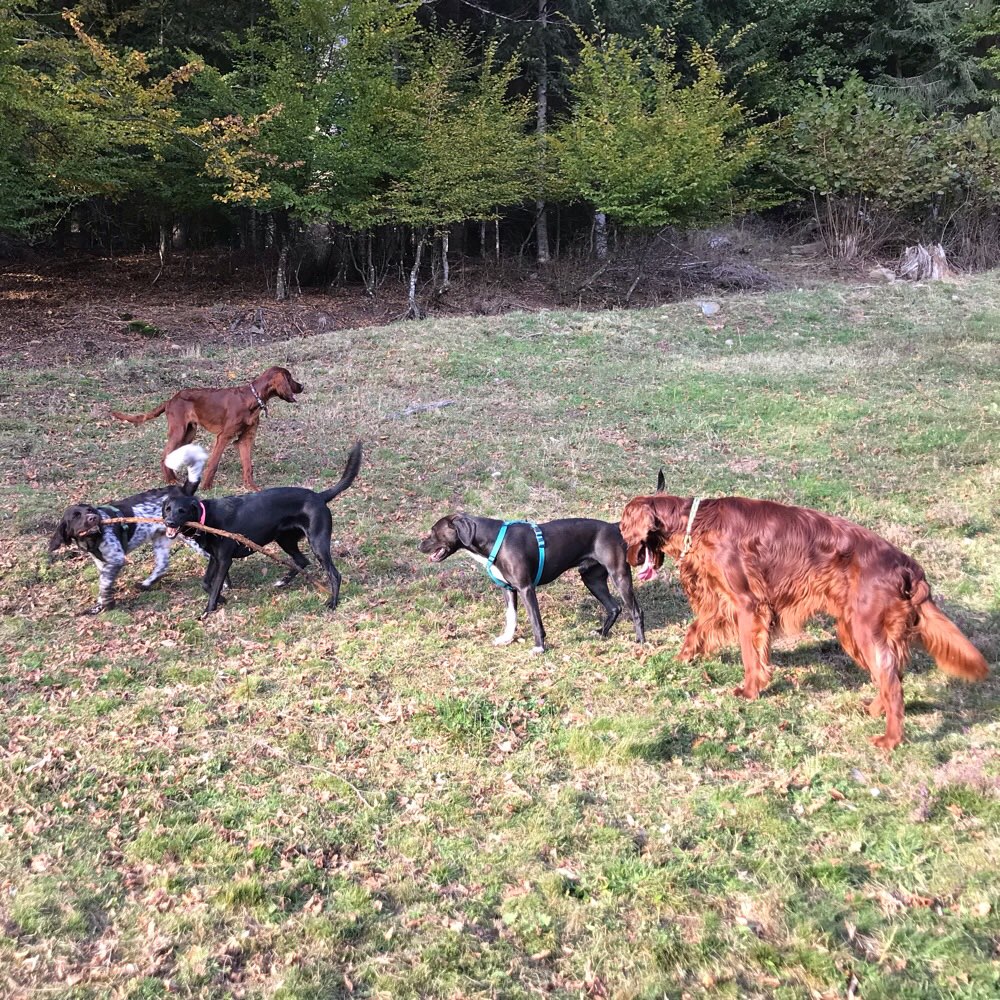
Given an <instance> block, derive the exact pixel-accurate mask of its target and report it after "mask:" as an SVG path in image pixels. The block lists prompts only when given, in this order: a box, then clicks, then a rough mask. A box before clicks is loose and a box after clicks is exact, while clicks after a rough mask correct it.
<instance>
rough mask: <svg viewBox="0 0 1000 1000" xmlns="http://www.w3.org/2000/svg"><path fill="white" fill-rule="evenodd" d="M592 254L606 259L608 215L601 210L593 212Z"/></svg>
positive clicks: (599, 258)
mask: <svg viewBox="0 0 1000 1000" xmlns="http://www.w3.org/2000/svg"><path fill="white" fill-rule="evenodd" d="M594 255H595V256H596V257H597V259H598V260H607V259H608V217H607V216H606V215H605V214H604V213H603V212H594Z"/></svg>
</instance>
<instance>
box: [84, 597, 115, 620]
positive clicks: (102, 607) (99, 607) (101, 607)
mask: <svg viewBox="0 0 1000 1000" xmlns="http://www.w3.org/2000/svg"><path fill="white" fill-rule="evenodd" d="M114 606H115V602H114V601H109V602H108V603H107V604H101V603H100V601H98V603H97V604H92V605H91V606H90V607H89V608H81V609H80V610H79V611H77V613H76V616H77V618H83V617H84V615H99V614H100V613H101V612H102V611H110V610H111V609H112V608H113V607H114Z"/></svg>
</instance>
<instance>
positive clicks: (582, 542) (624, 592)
mask: <svg viewBox="0 0 1000 1000" xmlns="http://www.w3.org/2000/svg"><path fill="white" fill-rule="evenodd" d="M420 551H421V552H423V553H425V554H427V555H429V556H430V558H431V561H432V562H441V561H442V560H444V559H447V558H448V557H449V556H450V555H453V554H454V553H455V552H459V551H465V552H467V553H468V554H469V555H470V556H472V558H473V559H475V560H476V561H477V562H479V563H481V564H482V565H483V566H484V568H485V569H486V573H487V575H488V576H489V578H490V579H491V580H492V581H493V582H494V583H495V584H497V586H499V587H503V588H504V602H505V607H506V623H505V627H504V630H503V632H502V633H501V634H500V635H498V636H497V637H496V639H494V640H493V642H494V645H497V646H506V645H508V644H509V643H511V642H513V641H514V632H515V630H516V628H517V601H518V597H520V598H521V600H522V601H523V602H524V606H525V608H526V609H527V611H528V619H529V621H530V622H531V631H532V634H533V636H534V640H535V645H534V648H533V649H532V652H533V653H541V652H542V651H543V650H544V649H545V629H544V628H543V627H542V617H541V614H540V613H539V611H538V598H537V596H536V594H535V589H536V587H540V586H544V585H545V584H546V583H551V582H552V581H553V580H555V579H557V578H558V577H560V576H562V575H563V573H565V572H566V571H567V570H570V569H579V571H580V579H581V580H583V583H584V586H585V587H586V588H587V589H588V590H589V591H590V592H591V593H592V594H593V595H594V597H596V598H597V600H598V601H599V602H600V604H601V607H603V608H604V612H605V618H604V624H603V625H602V626H601V635H602V636H606V635H607V634H608V633H609V632H610V631H611V627H612V626H613V625H614V623H615V622H616V621H617V620H618V616H619V615H620V614H621V605H620V604H619V603H618V602H617V601H616V600H615V599H614V597H612V595H611V591H610V590H609V589H608V577H609V576H610V577H611V579H612V580H613V581H614V584H615V587H616V588H617V590H618V592H619V593H620V594H621V596H622V600H623V601H624V603H625V607H626V608H627V609H628V611H629V614H630V615H631V616H632V623H633V624H634V625H635V637H636V641H637V642H645V633H644V631H643V616H642V609H641V608H640V607H639V602H638V601H637V600H636V597H635V592H634V591H633V589H632V570H631V569H630V567H629V565H628V562H627V561H626V559H625V542H624V541H623V539H622V535H621V532H620V531H619V530H618V525H617V524H614V523H611V522H609V521H597V520H594V519H593V518H588V517H567V518H561V519H560V520H557V521H546V522H545V523H544V524H535V523H534V522H533V521H498V520H495V519H494V518H491V517H472V516H471V515H469V514H453V515H450V516H449V517H443V518H441V520H439V521H438V522H437V523H436V524H435V525H434V526H433V527H432V528H431V530H430V534H429V535H428V536H427V537H426V538H425V539H424V540H423V541H422V542H421V543H420Z"/></svg>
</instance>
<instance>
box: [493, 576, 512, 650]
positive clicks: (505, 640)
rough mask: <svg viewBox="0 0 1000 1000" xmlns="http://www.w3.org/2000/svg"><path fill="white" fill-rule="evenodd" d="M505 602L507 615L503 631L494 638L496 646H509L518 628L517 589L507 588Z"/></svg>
mask: <svg viewBox="0 0 1000 1000" xmlns="http://www.w3.org/2000/svg"><path fill="white" fill-rule="evenodd" d="M503 604H504V616H505V617H504V625H503V632H501V633H500V635H498V636H497V637H496V638H495V639H494V640H493V645H494V646H509V645H510V644H511V643H512V642H513V641H514V632H515V630H516V629H517V591H516V590H505V591H504V592H503Z"/></svg>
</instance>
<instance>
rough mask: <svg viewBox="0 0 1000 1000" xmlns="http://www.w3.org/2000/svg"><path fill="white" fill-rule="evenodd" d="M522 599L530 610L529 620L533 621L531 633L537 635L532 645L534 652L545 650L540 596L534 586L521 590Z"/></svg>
mask: <svg viewBox="0 0 1000 1000" xmlns="http://www.w3.org/2000/svg"><path fill="white" fill-rule="evenodd" d="M520 594H521V600H522V601H524V606H525V608H526V609H527V611H528V620H529V621H530V622H531V634H532V635H533V636H534V637H535V645H534V646H532V648H531V651H532V653H536V654H537V653H544V652H545V629H544V628H542V616H541V613H540V612H539V610H538V597H537V596H536V594H535V588H534V587H525V588H524V590H522V591H520Z"/></svg>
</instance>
